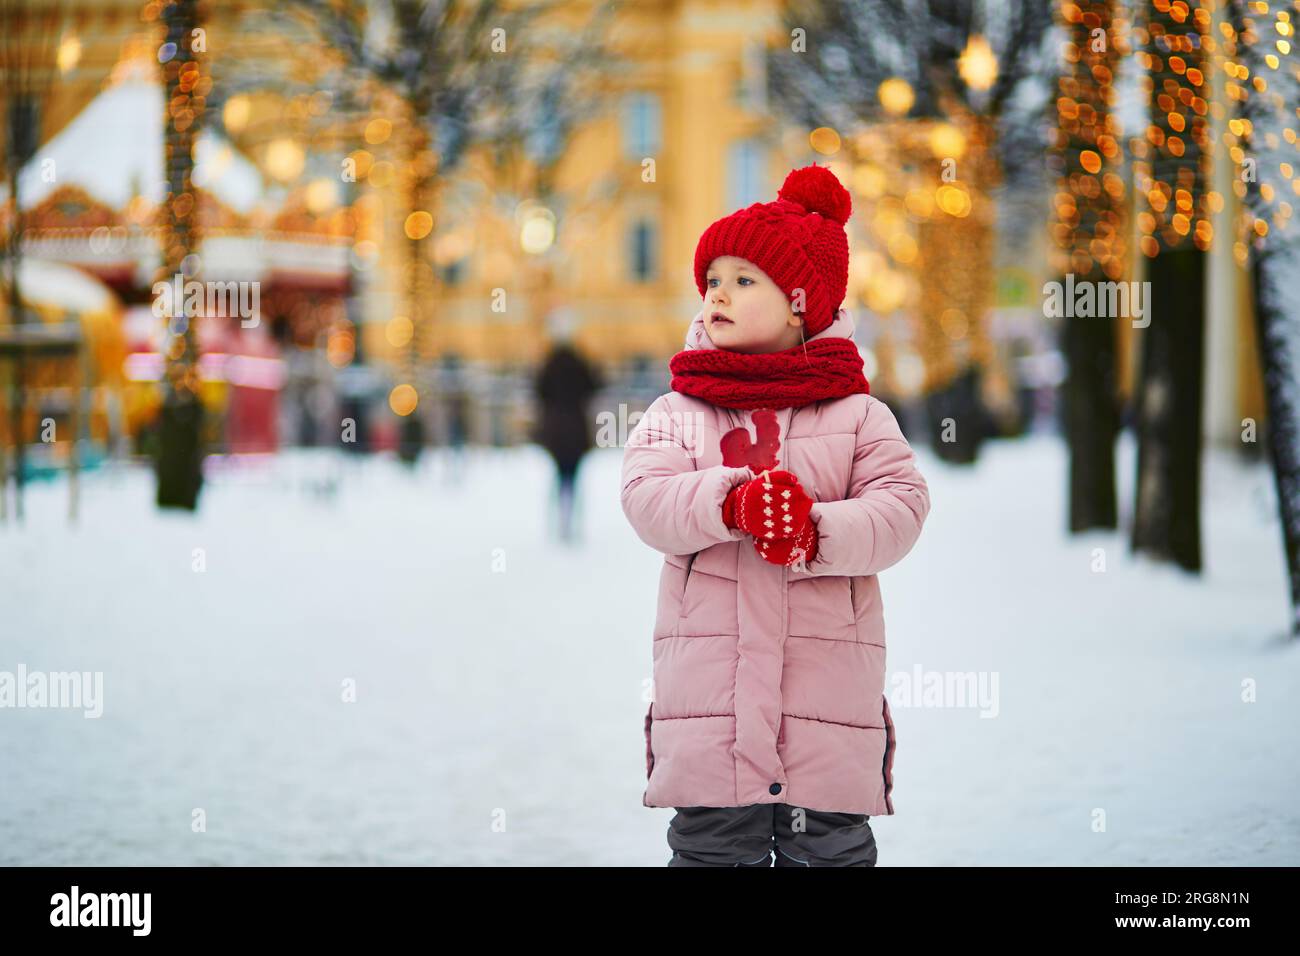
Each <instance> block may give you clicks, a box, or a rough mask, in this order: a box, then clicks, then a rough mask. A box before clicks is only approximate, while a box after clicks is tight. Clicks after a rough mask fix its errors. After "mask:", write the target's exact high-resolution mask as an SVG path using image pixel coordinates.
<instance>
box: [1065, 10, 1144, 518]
mask: <svg viewBox="0 0 1300 956" xmlns="http://www.w3.org/2000/svg"><path fill="white" fill-rule="evenodd" d="M1061 16H1062V18H1063V20H1064V27H1065V30H1066V33H1067V36H1068V46H1067V48H1066V50H1067V55H1066V56H1065V57H1064V58H1063V60H1062V71H1061V79H1060V91H1061V96H1060V97H1058V99H1057V128H1056V138H1055V144H1054V150H1053V152H1052V155H1051V163H1052V165H1053V166H1054V167H1055V168H1056V170H1057V183H1056V187H1057V196H1056V203H1055V206H1056V224H1055V227H1054V229H1053V235H1054V238H1055V240H1056V245H1057V250H1056V254H1055V256H1054V264H1055V266H1056V268H1058V269H1060V270H1061V271H1062V272H1068V273H1071V274H1072V275H1073V276H1074V279H1075V282H1076V283H1098V282H1107V281H1114V280H1117V279H1122V278H1124V276H1123V265H1124V258H1125V251H1126V250H1125V246H1126V243H1125V239H1124V236H1125V230H1124V228H1123V225H1122V224H1123V221H1124V209H1123V200H1122V192H1121V191H1120V190H1118V189H1115V188H1113V183H1114V181H1116V179H1117V177H1118V176H1120V175H1122V173H1123V156H1122V154H1121V151H1120V150H1119V149H1118V148H1117V147H1116V140H1117V139H1118V137H1119V136H1120V132H1119V128H1118V126H1117V124H1116V122H1115V118H1114V116H1113V114H1112V109H1111V107H1112V104H1113V102H1114V99H1115V89H1114V86H1113V80H1114V74H1115V72H1116V70H1117V69H1118V65H1119V48H1118V46H1117V44H1116V35H1115V31H1114V29H1113V27H1114V20H1115V2H1114V0H1079V2H1078V3H1074V4H1067V5H1064V6H1063V7H1062V9H1061ZM1061 281H1062V284H1063V285H1064V283H1065V277H1064V276H1062V277H1061ZM1073 311H1074V310H1073V309H1070V310H1068V311H1067V314H1066V317H1065V318H1064V320H1063V322H1064V326H1063V329H1062V345H1063V349H1064V352H1065V358H1066V365H1067V369H1068V372H1067V378H1066V381H1065V383H1064V386H1063V388H1062V391H1061V413H1062V416H1063V420H1062V424H1063V428H1064V432H1065V438H1066V442H1067V443H1068V445H1069V449H1070V480H1069V489H1070V506H1069V527H1070V531H1071V532H1079V531H1086V530H1089V529H1091V528H1115V527H1117V525H1118V517H1117V507H1116V495H1115V439H1116V437H1117V435H1118V433H1119V400H1118V390H1117V381H1116V379H1117V375H1116V367H1115V324H1114V321H1113V320H1112V319H1111V318H1108V317H1100V316H1098V317H1091V316H1075V315H1073V314H1072V313H1073Z"/></svg>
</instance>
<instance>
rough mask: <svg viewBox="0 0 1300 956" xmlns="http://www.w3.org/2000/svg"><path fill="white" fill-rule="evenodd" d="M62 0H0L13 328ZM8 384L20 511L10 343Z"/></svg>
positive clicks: (20, 444) (1, 475)
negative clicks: (28, 179)
mask: <svg viewBox="0 0 1300 956" xmlns="http://www.w3.org/2000/svg"><path fill="white" fill-rule="evenodd" d="M64 6H65V5H64V4H62V3H58V2H52V0H44V2H42V0H0V110H3V113H4V124H3V132H4V136H5V149H4V151H3V156H4V162H5V171H6V173H7V174H8V175H7V178H8V185H9V196H8V202H9V216H8V219H9V229H8V233H7V234H6V235H5V236H4V247H3V268H4V272H3V276H4V284H5V289H6V292H7V298H8V303H9V321H10V323H11V324H12V325H13V326H14V328H15V330H17V329H18V328H19V327H20V326H22V325H23V323H24V321H25V316H24V313H23V305H22V289H21V282H20V278H19V276H20V269H21V266H22V258H23V233H24V221H25V217H24V214H23V207H22V197H21V195H19V189H18V184H19V173H20V172H21V171H22V168H23V167H24V166H25V165H26V164H27V163H28V161H29V160H31V158H32V157H33V156H35V155H36V150H37V149H38V147H39V146H40V133H41V125H42V114H43V111H44V110H45V108H46V107H47V105H48V103H49V99H50V91H51V89H52V87H53V84H54V78H55V76H56V75H57V73H58V63H57V49H58V44H59V40H60V37H61V36H62V33H63V29H64V26H65V23H66V20H67V11H66V10H65V9H64ZM12 363H13V364H12V375H11V377H10V388H9V415H10V419H9V436H8V437H9V440H10V441H12V442H13V444H14V466H13V467H14V487H15V514H16V515H17V517H18V518H19V519H20V520H21V519H22V516H23V495H22V489H23V470H24V451H25V449H24V445H25V436H24V435H23V408H24V405H25V401H26V396H25V382H26V372H27V370H26V357H25V355H24V349H23V348H22V346H21V343H20V342H17V341H16V342H15V347H14V349H13V356H12ZM7 471H8V469H7V467H6V464H5V460H4V455H3V446H2V445H0V515H3V514H4V510H5V499H6V497H7V495H8V473H7Z"/></svg>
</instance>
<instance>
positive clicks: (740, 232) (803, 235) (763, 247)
mask: <svg viewBox="0 0 1300 956" xmlns="http://www.w3.org/2000/svg"><path fill="white" fill-rule="evenodd" d="M776 195H777V199H776V202H769V203H761V202H756V203H754V204H753V205H752V206H749V207H747V208H745V209H740V210H738V211H736V212H733V213H732V214H731V215H730V216H725V217H723V218H722V219H719V220H718V221H717V222H715V223H714V224H713V225H711V226H709V228H708V229H706V230H704V235H702V236H700V241H699V244H698V245H696V247H695V286H696V288H698V289H699V290H700V296H701V297H703V296H704V290H705V289H706V288H707V286H708V282H707V278H706V277H707V275H708V271H709V264H710V263H711V262H713V260H714V259H716V258H718V257H719V256H738V257H740V258H741V259H748V260H749V261H750V262H752V263H754V265H756V266H758V267H759V268H760V269H762V270H763V272H764V273H766V274H767V276H768V277H769V278H770V279H771V280H772V281H773V282H775V283H776V284H777V285H778V286H779V287H780V288H781V291H782V292H784V293H785V294H786V296H787V297H788V298H791V299H793V298H794V294H795V290H796V289H803V290H804V305H805V309H806V310H805V313H804V323H805V325H804V329H805V331H806V333H807V334H808V335H816V334H817V333H818V332H820V331H822V329H824V328H826V326H828V325H830V324H831V321H832V320H833V319H834V318H835V311H836V310H837V309H838V308H839V307H840V305H841V303H843V302H844V291H845V289H846V288H847V286H848V284H849V240H848V236H847V235H845V232H844V224H845V223H846V222H848V221H849V214H850V213H851V212H852V211H853V200H852V199H851V198H850V197H849V191H848V190H847V189H845V188H844V186H843V185H842V184H841V183H840V181H839V180H838V179H836V178H835V174H834V173H832V172H831V171H830V170H829V169H826V168H825V167H824V166H818V165H816V164H814V165H812V166H805V167H803V168H802V169H794V170H791V171H790V175H788V176H786V177H785V183H784V184H783V185H782V186H781V188H780V189H779V190H778V191H777V194H776Z"/></svg>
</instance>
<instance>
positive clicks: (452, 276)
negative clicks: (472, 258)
mask: <svg viewBox="0 0 1300 956" xmlns="http://www.w3.org/2000/svg"><path fill="white" fill-rule="evenodd" d="M468 263H469V260H468V259H467V258H466V257H465V256H461V257H460V258H459V259H453V260H452V261H451V262H448V263H447V264H446V265H444V266H440V267H439V268H438V273H439V277H440V278H441V279H442V281H443V283H444V284H445V285H460V284H461V283H462V282H464V281H465V272H466V266H467V265H468Z"/></svg>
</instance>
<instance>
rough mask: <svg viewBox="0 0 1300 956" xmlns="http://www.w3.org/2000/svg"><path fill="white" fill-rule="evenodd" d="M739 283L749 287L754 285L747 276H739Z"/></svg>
mask: <svg viewBox="0 0 1300 956" xmlns="http://www.w3.org/2000/svg"><path fill="white" fill-rule="evenodd" d="M740 281H741V282H748V283H749V284H750V285H753V284H754V280H753V279H751V278H749V277H748V276H741V277H740Z"/></svg>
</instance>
